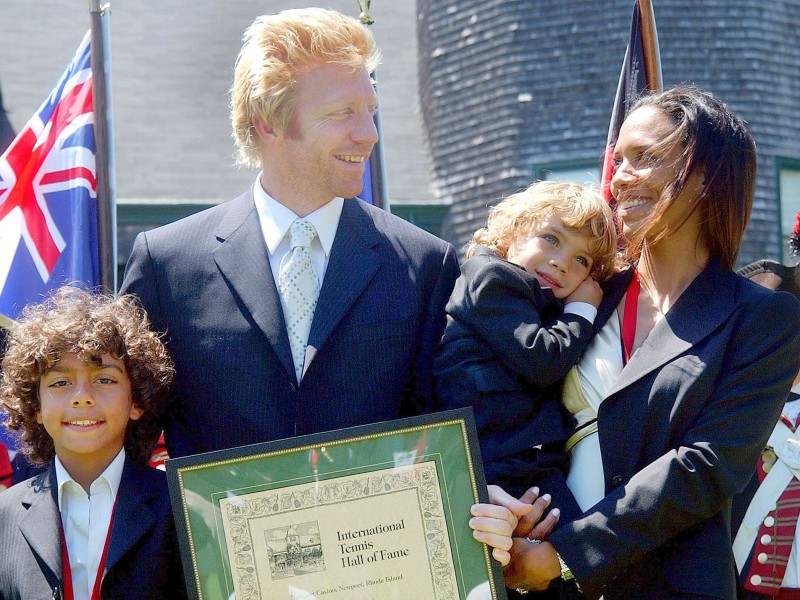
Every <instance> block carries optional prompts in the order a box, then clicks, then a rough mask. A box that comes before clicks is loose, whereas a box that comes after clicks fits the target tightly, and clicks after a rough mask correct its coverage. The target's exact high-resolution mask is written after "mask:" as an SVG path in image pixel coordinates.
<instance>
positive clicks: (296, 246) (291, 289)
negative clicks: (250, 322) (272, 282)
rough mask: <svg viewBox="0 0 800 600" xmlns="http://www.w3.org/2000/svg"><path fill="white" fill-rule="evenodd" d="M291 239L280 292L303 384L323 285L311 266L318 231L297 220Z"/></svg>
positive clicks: (282, 265)
mask: <svg viewBox="0 0 800 600" xmlns="http://www.w3.org/2000/svg"><path fill="white" fill-rule="evenodd" d="M290 237H291V240H290V243H291V250H290V251H289V252H287V253H286V255H285V256H284V257H283V260H281V267H280V270H279V271H278V291H279V292H280V295H281V306H282V307H283V317H284V319H285V320H286V331H287V333H288V334H289V345H290V346H291V348H292V359H293V360H294V371H295V375H297V382H298V383H300V379H302V375H303V361H304V360H305V355H306V346H307V345H308V332H309V331H311V321H312V320H313V318H314V309H316V307H317V298H318V297H319V282H318V281H317V274H316V273H315V272H314V267H313V266H312V264H311V242H312V241H313V239H314V238H315V237H317V230H316V229H314V226H313V225H312V224H311V223H309V222H308V221H306V220H305V219H297V220H296V221H295V222H294V223H292V228H291V232H290Z"/></svg>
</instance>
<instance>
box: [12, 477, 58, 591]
mask: <svg viewBox="0 0 800 600" xmlns="http://www.w3.org/2000/svg"><path fill="white" fill-rule="evenodd" d="M22 503H23V505H25V506H28V512H27V513H26V514H25V517H24V518H23V519H22V521H20V524H19V528H20V531H21V532H22V535H23V536H24V537H25V540H26V541H27V542H28V544H29V545H30V547H31V550H32V551H33V552H34V554H36V556H37V559H38V561H39V563H40V564H42V565H43V566H44V567H46V568H47V569H49V570H50V571H51V573H50V574H49V575H48V576H47V579H48V581H61V542H60V540H61V513H59V511H58V495H57V485H56V473H55V469H54V468H53V466H52V464H51V466H50V469H49V470H48V471H46V472H45V473H43V474H42V475H40V476H39V477H37V478H36V480H35V481H34V482H33V485H32V487H31V488H30V489H29V493H28V495H27V496H26V497H25V498H24V499H23V500H22Z"/></svg>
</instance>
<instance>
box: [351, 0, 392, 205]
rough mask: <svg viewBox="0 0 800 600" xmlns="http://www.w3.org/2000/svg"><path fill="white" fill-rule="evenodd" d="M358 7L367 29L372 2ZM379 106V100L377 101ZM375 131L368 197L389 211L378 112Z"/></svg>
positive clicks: (361, 0)
mask: <svg viewBox="0 0 800 600" xmlns="http://www.w3.org/2000/svg"><path fill="white" fill-rule="evenodd" d="M357 2H358V7H359V8H360V9H361V14H360V15H358V20H359V21H361V24H362V25H364V27H369V26H370V25H372V24H373V23H374V22H375V21H374V19H373V18H372V17H371V16H370V14H369V5H370V4H371V3H372V0H357ZM370 75H371V76H372V79H373V81H375V93H376V94H377V92H378V89H377V87H378V85H377V79H376V78H375V73H370ZM378 104H379V106H380V98H379V99H378ZM374 120H375V129H376V130H377V131H378V142H377V143H376V144H375V146H373V148H372V154H371V155H370V157H369V163H368V165H367V166H368V167H369V184H370V187H371V190H370V195H371V198H372V205H373V206H377V207H378V208H383V209H385V210H389V198H388V192H387V190H386V177H385V175H384V174H385V173H386V164H385V163H384V156H383V132H382V130H381V113H380V110H377V111H375V117H374Z"/></svg>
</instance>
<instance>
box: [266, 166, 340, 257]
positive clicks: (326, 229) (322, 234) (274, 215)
mask: <svg viewBox="0 0 800 600" xmlns="http://www.w3.org/2000/svg"><path fill="white" fill-rule="evenodd" d="M253 198H254V199H255V203H256V211H257V212H258V220H259V222H260V223H261V231H262V232H263V234H264V241H265V242H266V243H267V248H268V249H269V253H270V255H272V254H274V253H275V250H276V249H277V248H278V245H279V244H280V243H281V240H283V238H284V237H285V236H286V232H287V231H289V228H290V227H291V226H292V223H294V221H295V220H296V219H298V218H299V217H298V216H297V215H296V214H294V212H292V211H291V210H289V209H288V208H286V207H285V206H284V205H283V204H281V203H280V202H278V201H277V200H275V199H274V198H273V197H271V196H270V195H269V194H268V193H267V192H266V191H264V188H263V187H262V186H261V174H260V173H259V176H258V178H257V179H256V182H255V185H253ZM343 207H344V199H342V198H334V199H333V200H331V201H330V202H328V203H327V204H325V205H323V206H321V207H320V208H318V209H317V210H315V211H314V212H313V213H311V214H309V215H306V217H305V219H306V220H307V221H309V222H310V223H311V224H312V225H313V226H314V229H316V230H317V236H319V242H320V244H322V249H323V250H324V251H325V256H326V257H328V256H330V254H331V247H332V246H333V239H334V238H335V237H336V229H337V228H338V227H339V218H340V217H341V215H342V208H343Z"/></svg>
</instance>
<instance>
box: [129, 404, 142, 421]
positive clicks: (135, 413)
mask: <svg viewBox="0 0 800 600" xmlns="http://www.w3.org/2000/svg"><path fill="white" fill-rule="evenodd" d="M143 414H144V410H143V409H141V408H139V407H138V406H136V405H135V404H131V415H130V417H131V421H137V420H139V419H141V418H142V415H143Z"/></svg>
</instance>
